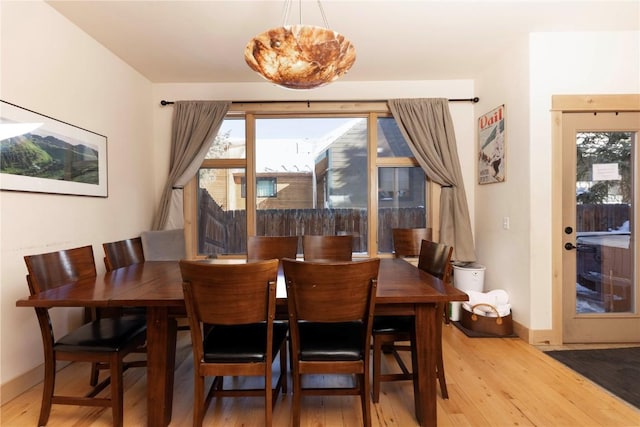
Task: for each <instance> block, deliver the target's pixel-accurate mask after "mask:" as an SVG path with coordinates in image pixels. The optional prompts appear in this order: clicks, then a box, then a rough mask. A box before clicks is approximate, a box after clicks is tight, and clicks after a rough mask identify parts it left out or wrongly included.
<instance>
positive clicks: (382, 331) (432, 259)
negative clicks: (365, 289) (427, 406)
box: [372, 231, 453, 403]
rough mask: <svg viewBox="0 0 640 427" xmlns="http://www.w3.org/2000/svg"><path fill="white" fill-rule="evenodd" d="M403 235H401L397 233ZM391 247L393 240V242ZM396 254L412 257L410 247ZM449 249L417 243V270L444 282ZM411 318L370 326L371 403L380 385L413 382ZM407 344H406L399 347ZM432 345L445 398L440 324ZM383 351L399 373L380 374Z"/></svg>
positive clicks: (447, 275) (387, 319)
mask: <svg viewBox="0 0 640 427" xmlns="http://www.w3.org/2000/svg"><path fill="white" fill-rule="evenodd" d="M422 233H423V231H418V232H416V236H418V235H420V234H422ZM401 234H404V232H401ZM394 244H395V241H394ZM402 246H403V247H401V249H400V250H399V251H396V257H401V256H415V255H416V254H415V253H410V252H413V251H412V250H410V249H407V248H410V247H414V245H404V244H403V245H402ZM452 253H453V248H452V247H451V246H447V245H444V244H441V243H436V242H432V241H430V240H425V239H422V240H420V250H419V252H418V254H417V255H418V268H419V269H421V270H424V271H426V272H427V273H429V274H431V275H433V276H436V277H438V278H440V279H441V280H443V281H444V282H450V281H451V270H452V267H451V255H452ZM436 312H437V313H442V312H444V304H438V305H437V307H436ZM414 324H415V319H414V317H413V316H376V317H375V320H374V324H373V332H372V336H373V367H372V372H373V387H372V388H373V394H372V396H373V401H374V402H376V403H377V402H378V401H379V400H380V383H382V382H388V381H404V380H413V379H414V377H413V367H414V366H415V365H416V359H415V328H414ZM407 341H408V342H409V345H406V344H401V343H404V342H407ZM436 342H437V345H438V349H437V352H438V354H437V357H436V360H437V366H436V372H437V375H438V382H439V383H440V393H441V395H442V398H443V399H448V398H449V392H448V390H447V383H446V379H445V375H444V361H443V355H442V321H440V322H436ZM399 351H410V352H411V365H412V369H411V370H409V369H408V368H407V366H406V364H405V363H404V361H403V360H402V358H401V356H400V354H399V353H398V352H399ZM383 352H386V353H391V355H392V356H393V358H394V360H395V361H396V363H397V365H398V367H399V368H400V370H401V373H386V374H383V373H382V369H381V365H382V354H383Z"/></svg>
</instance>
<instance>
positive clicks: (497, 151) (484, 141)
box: [478, 104, 506, 185]
mask: <svg viewBox="0 0 640 427" xmlns="http://www.w3.org/2000/svg"><path fill="white" fill-rule="evenodd" d="M504 125H505V110H504V104H503V105H500V106H499V107H497V108H494V109H493V110H491V111H489V112H488V113H486V114H483V115H482V116H480V118H478V184H480V185H482V184H494V183H498V182H504V180H505V176H506V174H505V169H506V164H505V163H506V162H505V160H506V159H505V143H506V140H505V126H504Z"/></svg>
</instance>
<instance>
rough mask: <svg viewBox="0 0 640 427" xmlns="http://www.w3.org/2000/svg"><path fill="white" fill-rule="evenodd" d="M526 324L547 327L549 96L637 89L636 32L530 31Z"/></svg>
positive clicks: (639, 44)
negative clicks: (528, 312) (528, 296)
mask: <svg viewBox="0 0 640 427" xmlns="http://www.w3.org/2000/svg"><path fill="white" fill-rule="evenodd" d="M529 63H530V68H529V73H530V76H531V79H530V83H529V91H530V94H531V95H530V119H529V120H530V148H529V156H530V165H531V166H530V175H531V176H530V182H531V201H530V203H531V207H532V211H531V279H530V280H531V283H532V284H535V286H532V289H531V313H532V316H531V325H530V327H531V328H532V329H550V328H551V320H552V319H551V290H552V289H551V236H552V233H554V232H556V233H559V232H561V230H552V229H551V114H550V109H551V96H552V95H565V94H576V95H579V94H589V95H596V94H623V93H640V32H638V31H625V32H589V33H534V34H531V36H530V61H529Z"/></svg>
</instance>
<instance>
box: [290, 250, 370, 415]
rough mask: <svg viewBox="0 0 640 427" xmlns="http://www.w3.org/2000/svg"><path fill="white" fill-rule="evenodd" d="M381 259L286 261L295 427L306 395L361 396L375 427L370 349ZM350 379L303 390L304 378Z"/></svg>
mask: <svg viewBox="0 0 640 427" xmlns="http://www.w3.org/2000/svg"><path fill="white" fill-rule="evenodd" d="M379 266H380V260H379V259H377V258H375V259H368V260H363V261H355V262H354V261H343V262H311V261H296V260H292V259H286V258H285V259H283V260H282V267H283V270H284V275H285V281H286V284H287V304H288V308H289V333H290V337H291V366H292V371H293V374H292V377H293V404H292V411H291V417H292V422H291V424H292V425H300V412H301V397H302V396H304V395H340V396H343V395H359V396H360V402H361V407H362V419H363V421H364V425H365V426H370V425H371V406H370V402H371V396H370V380H369V346H370V342H371V332H372V326H373V309H374V305H375V297H376V289H377V279H378V268H379ZM317 374H323V375H324V374H329V375H352V376H353V377H355V383H354V385H353V386H351V387H349V386H348V385H347V386H342V387H337V388H322V387H317V386H315V387H314V386H313V385H305V386H303V381H302V376H303V375H317Z"/></svg>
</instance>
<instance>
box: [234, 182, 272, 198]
mask: <svg viewBox="0 0 640 427" xmlns="http://www.w3.org/2000/svg"><path fill="white" fill-rule="evenodd" d="M256 195H257V196H258V197H278V179H277V178H260V177H258V178H256ZM242 197H247V180H246V178H242Z"/></svg>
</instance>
